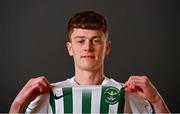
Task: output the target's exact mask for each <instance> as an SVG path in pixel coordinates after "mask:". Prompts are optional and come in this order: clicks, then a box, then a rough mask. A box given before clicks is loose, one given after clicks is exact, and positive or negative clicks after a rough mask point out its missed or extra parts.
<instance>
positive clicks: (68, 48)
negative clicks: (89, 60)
mask: <svg viewBox="0 0 180 114" xmlns="http://www.w3.org/2000/svg"><path fill="white" fill-rule="evenodd" d="M66 48H67V50H68V52H69V55H70V56H73V51H72V44H71V42H67V43H66Z"/></svg>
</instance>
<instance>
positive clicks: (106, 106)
mask: <svg viewBox="0 0 180 114" xmlns="http://www.w3.org/2000/svg"><path fill="white" fill-rule="evenodd" d="M106 88H108V86H102V91H101V104H100V113H108V112H109V104H108V103H107V102H106V101H105V94H104V92H105V90H106Z"/></svg>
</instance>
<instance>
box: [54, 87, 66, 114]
mask: <svg viewBox="0 0 180 114" xmlns="http://www.w3.org/2000/svg"><path fill="white" fill-rule="evenodd" d="M55 94H56V96H61V95H63V92H62V88H60V89H57V90H56V91H54V95H55ZM55 106H56V113H64V102H63V97H61V98H59V99H58V100H56V99H55Z"/></svg>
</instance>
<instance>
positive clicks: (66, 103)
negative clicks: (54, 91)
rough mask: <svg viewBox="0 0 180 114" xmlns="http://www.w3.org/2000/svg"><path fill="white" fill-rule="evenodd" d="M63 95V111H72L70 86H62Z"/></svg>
mask: <svg viewBox="0 0 180 114" xmlns="http://www.w3.org/2000/svg"><path fill="white" fill-rule="evenodd" d="M62 90H63V95H65V96H64V97H63V99H64V113H72V112H73V100H72V88H71V87H66V88H63V89H62Z"/></svg>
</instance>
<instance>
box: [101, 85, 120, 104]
mask: <svg viewBox="0 0 180 114" xmlns="http://www.w3.org/2000/svg"><path fill="white" fill-rule="evenodd" d="M104 96H105V101H106V102H107V103H108V104H110V105H113V104H116V103H117V102H118V101H119V99H120V90H119V89H118V88H116V87H112V86H110V87H108V88H106V89H105V91H104Z"/></svg>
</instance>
